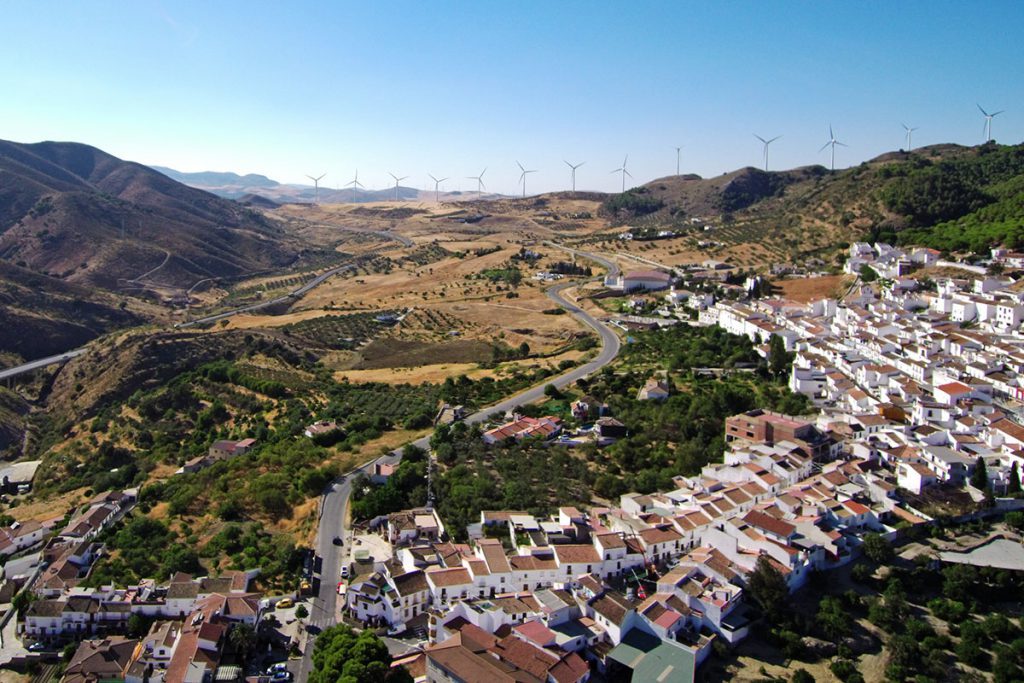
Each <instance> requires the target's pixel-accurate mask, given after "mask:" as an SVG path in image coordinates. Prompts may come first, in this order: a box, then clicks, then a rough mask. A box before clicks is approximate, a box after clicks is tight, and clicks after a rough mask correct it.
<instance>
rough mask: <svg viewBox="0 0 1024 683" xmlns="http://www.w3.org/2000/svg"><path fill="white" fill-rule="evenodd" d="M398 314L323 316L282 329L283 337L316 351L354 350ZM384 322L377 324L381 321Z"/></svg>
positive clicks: (385, 326)
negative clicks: (298, 341)
mask: <svg viewBox="0 0 1024 683" xmlns="http://www.w3.org/2000/svg"><path fill="white" fill-rule="evenodd" d="M397 314H398V311H369V312H363V313H350V314H348V315H325V316H320V317H318V318H310V319H309V320H303V321H301V322H297V323H292V324H290V325H285V326H284V327H283V328H281V329H283V330H284V333H285V334H287V335H290V336H294V337H296V338H298V339H300V340H302V341H304V342H306V343H308V344H310V345H312V346H314V347H316V348H321V349H354V348H356V347H358V346H360V345H361V344H362V343H363V342H366V341H368V340H370V339H373V338H374V337H376V336H377V335H379V334H380V332H381V331H382V330H384V329H386V328H387V327H389V326H390V324H391V323H389V322H387V320H386V319H388V318H389V316H395V315H397ZM382 316H383V319H384V322H382V321H381V320H378V318H380V317H382Z"/></svg>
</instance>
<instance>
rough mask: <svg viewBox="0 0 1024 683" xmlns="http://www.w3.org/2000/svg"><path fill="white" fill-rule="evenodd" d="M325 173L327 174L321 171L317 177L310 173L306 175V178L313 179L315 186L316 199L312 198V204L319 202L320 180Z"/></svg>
mask: <svg viewBox="0 0 1024 683" xmlns="http://www.w3.org/2000/svg"><path fill="white" fill-rule="evenodd" d="M325 175H327V174H326V173H322V174H320V177H319V178H314V177H313V176H311V175H308V176H306V177H307V178H309V179H310V180H312V181H313V186H314V187H315V188H316V199H314V200H313V203H314V204H319V203H320V181H321V180H323V179H324V176H325Z"/></svg>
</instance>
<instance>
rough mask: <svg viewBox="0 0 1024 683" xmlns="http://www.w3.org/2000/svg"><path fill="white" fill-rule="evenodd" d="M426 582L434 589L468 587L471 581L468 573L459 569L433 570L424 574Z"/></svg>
mask: <svg viewBox="0 0 1024 683" xmlns="http://www.w3.org/2000/svg"><path fill="white" fill-rule="evenodd" d="M426 575H427V580H428V581H430V583H431V584H432V585H433V586H435V587H436V588H451V587H452V586H469V585H472V584H473V579H472V578H471V577H470V575H469V572H468V571H467V570H465V569H463V568H461V567H455V568H453V569H434V570H430V571H428V572H426Z"/></svg>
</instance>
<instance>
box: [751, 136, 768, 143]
mask: <svg viewBox="0 0 1024 683" xmlns="http://www.w3.org/2000/svg"><path fill="white" fill-rule="evenodd" d="M754 137H755V138H757V139H758V140H760V141H761V142H762V143H763V144H766V145H767V144H768V141H767V140H765V139H764V138H763V137H761V136H760V135H758V134H757V133H754Z"/></svg>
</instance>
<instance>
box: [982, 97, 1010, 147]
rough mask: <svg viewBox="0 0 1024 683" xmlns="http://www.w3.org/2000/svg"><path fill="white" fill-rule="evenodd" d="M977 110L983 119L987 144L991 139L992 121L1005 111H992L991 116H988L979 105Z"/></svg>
mask: <svg viewBox="0 0 1024 683" xmlns="http://www.w3.org/2000/svg"><path fill="white" fill-rule="evenodd" d="M978 109H979V110H981V114H982V116H984V117H985V142H988V141H989V140H991V139H992V119H994V118H995V117H997V116H999V115H1000V114H1002V113H1003V112H1004V111H1005V110H1004V109H1000V110H999V111H994V112H992V113H991V114H989V113H988V112H987V111H985V110H984V109H982V108H981V105H980V104H979V105H978Z"/></svg>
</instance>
